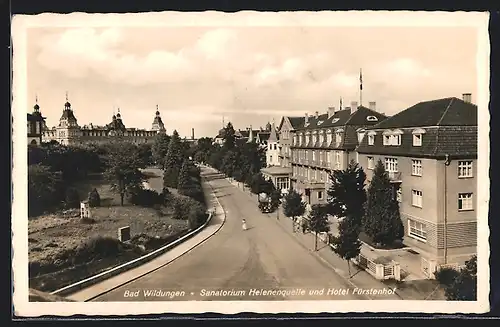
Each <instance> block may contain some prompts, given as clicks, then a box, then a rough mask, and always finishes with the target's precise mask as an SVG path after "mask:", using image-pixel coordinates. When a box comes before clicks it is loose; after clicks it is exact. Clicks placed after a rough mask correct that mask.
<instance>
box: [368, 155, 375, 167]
mask: <svg viewBox="0 0 500 327" xmlns="http://www.w3.org/2000/svg"><path fill="white" fill-rule="evenodd" d="M374 168H375V159H373V157H368V169H374Z"/></svg>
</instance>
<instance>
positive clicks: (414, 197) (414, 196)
mask: <svg viewBox="0 0 500 327" xmlns="http://www.w3.org/2000/svg"><path fill="white" fill-rule="evenodd" d="M411 205H412V206H414V207H419V208H422V191H417V190H411Z"/></svg>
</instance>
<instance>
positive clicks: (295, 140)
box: [293, 135, 297, 145]
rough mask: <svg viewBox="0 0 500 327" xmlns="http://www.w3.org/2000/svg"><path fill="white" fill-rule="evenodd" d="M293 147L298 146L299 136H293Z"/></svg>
mask: <svg viewBox="0 0 500 327" xmlns="http://www.w3.org/2000/svg"><path fill="white" fill-rule="evenodd" d="M293 145H297V135H294V136H293Z"/></svg>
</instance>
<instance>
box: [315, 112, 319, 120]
mask: <svg viewBox="0 0 500 327" xmlns="http://www.w3.org/2000/svg"><path fill="white" fill-rule="evenodd" d="M314 114H315V116H316V119H318V117H319V111H316V112H315V113H314Z"/></svg>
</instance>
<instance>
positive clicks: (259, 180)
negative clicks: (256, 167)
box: [248, 172, 270, 194]
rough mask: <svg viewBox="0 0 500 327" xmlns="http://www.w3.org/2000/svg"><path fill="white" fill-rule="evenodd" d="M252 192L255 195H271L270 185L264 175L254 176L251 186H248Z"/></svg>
mask: <svg viewBox="0 0 500 327" xmlns="http://www.w3.org/2000/svg"><path fill="white" fill-rule="evenodd" d="M248 187H249V188H250V191H251V192H252V193H254V194H260V193H266V194H269V193H270V192H269V193H268V191H269V184H268V181H267V180H266V179H265V178H264V176H263V175H262V173H260V172H259V173H257V174H255V175H253V176H252V178H251V180H250V185H248Z"/></svg>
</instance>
